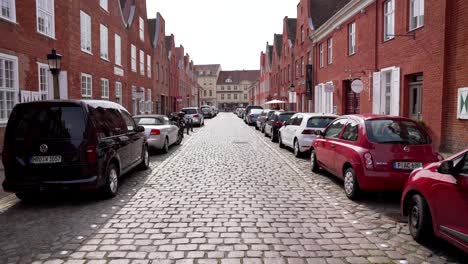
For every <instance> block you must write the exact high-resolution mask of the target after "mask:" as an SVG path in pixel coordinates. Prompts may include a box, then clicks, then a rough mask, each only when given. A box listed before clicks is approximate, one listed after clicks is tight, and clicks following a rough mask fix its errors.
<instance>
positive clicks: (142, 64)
mask: <svg viewBox="0 0 468 264" xmlns="http://www.w3.org/2000/svg"><path fill="white" fill-rule="evenodd" d="M140 74H141V75H143V76H144V75H145V52H144V51H142V50H140Z"/></svg>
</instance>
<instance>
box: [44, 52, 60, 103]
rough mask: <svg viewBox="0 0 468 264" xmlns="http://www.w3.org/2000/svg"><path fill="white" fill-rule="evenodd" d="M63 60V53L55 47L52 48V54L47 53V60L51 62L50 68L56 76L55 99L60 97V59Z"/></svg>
mask: <svg viewBox="0 0 468 264" xmlns="http://www.w3.org/2000/svg"><path fill="white" fill-rule="evenodd" d="M61 60H62V55H60V54H57V51H56V50H55V49H52V53H51V54H47V61H48V63H49V69H50V72H51V73H52V76H53V77H54V99H56V100H58V99H60V89H59V78H58V77H59V74H60V61H61Z"/></svg>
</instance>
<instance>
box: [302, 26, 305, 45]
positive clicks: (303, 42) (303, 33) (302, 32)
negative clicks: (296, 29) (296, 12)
mask: <svg viewBox="0 0 468 264" xmlns="http://www.w3.org/2000/svg"><path fill="white" fill-rule="evenodd" d="M304 39H305V38H304V25H301V43H304Z"/></svg>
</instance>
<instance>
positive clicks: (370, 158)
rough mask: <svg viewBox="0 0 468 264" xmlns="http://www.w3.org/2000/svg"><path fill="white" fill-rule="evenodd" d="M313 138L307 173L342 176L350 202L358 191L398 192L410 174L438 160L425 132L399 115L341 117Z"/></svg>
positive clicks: (437, 155) (356, 196)
mask: <svg viewBox="0 0 468 264" xmlns="http://www.w3.org/2000/svg"><path fill="white" fill-rule="evenodd" d="M317 134H318V137H317V138H316V140H315V141H314V143H313V145H312V152H311V159H310V160H311V161H310V163H311V168H312V171H314V172H317V171H318V170H319V168H323V169H325V170H327V171H329V172H331V173H332V174H334V175H336V176H338V177H340V178H342V179H343V180H344V190H345V193H346V195H347V196H348V198H350V199H356V198H358V196H359V193H360V192H361V191H402V190H403V185H404V184H405V182H406V179H408V176H409V174H410V173H411V171H412V170H414V169H416V168H419V167H422V166H423V164H425V163H430V162H435V161H438V160H440V158H439V157H440V155H439V154H438V153H436V152H435V151H434V149H433V146H432V144H431V139H430V137H429V135H428V134H427V133H426V131H425V130H424V129H423V128H421V127H420V126H419V125H418V124H417V123H416V122H414V121H413V120H411V119H408V118H404V117H396V116H382V115H349V116H343V117H341V118H338V119H336V120H335V121H333V123H331V124H330V125H329V126H328V127H327V128H326V130H325V131H324V132H320V131H318V132H317Z"/></svg>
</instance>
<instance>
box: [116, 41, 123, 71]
mask: <svg viewBox="0 0 468 264" xmlns="http://www.w3.org/2000/svg"><path fill="white" fill-rule="evenodd" d="M115 64H117V65H119V66H122V39H121V38H120V36H119V35H117V34H115Z"/></svg>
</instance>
